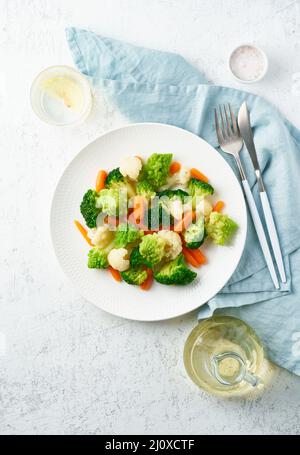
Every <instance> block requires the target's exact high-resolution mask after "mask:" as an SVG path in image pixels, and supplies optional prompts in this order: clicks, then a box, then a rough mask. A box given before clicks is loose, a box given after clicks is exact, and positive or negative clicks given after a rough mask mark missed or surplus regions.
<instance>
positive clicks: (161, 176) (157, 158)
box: [142, 153, 173, 189]
mask: <svg viewBox="0 0 300 455" xmlns="http://www.w3.org/2000/svg"><path fill="white" fill-rule="evenodd" d="M172 156H173V155H172V153H164V154H163V153H153V155H151V156H150V157H149V158H148V160H147V163H146V164H145V166H144V168H143V173H142V174H143V179H145V180H147V181H148V182H149V183H150V184H151V185H152V186H153V187H154V188H155V189H158V188H160V187H161V186H163V185H164V184H165V183H166V181H167V176H168V174H169V168H170V164H171V161H172Z"/></svg>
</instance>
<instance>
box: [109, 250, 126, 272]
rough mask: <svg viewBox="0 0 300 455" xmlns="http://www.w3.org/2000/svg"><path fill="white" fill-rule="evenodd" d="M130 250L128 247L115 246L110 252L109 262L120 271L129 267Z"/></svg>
mask: <svg viewBox="0 0 300 455" xmlns="http://www.w3.org/2000/svg"><path fill="white" fill-rule="evenodd" d="M127 257H128V251H127V250H126V248H114V249H112V250H111V251H110V253H109V254H108V257H107V259H108V263H109V265H111V266H112V267H113V268H114V269H116V270H118V271H119V272H124V271H125V270H128V269H129V265H130V264H129V259H127Z"/></svg>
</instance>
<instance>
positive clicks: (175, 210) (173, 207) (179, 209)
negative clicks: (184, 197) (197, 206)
mask: <svg viewBox="0 0 300 455" xmlns="http://www.w3.org/2000/svg"><path fill="white" fill-rule="evenodd" d="M169 210H170V213H171V215H172V216H173V217H174V218H175V220H181V218H182V213H183V204H182V201H181V200H180V199H173V200H170V203H169Z"/></svg>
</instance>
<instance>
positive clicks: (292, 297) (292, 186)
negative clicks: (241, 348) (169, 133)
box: [66, 27, 300, 375]
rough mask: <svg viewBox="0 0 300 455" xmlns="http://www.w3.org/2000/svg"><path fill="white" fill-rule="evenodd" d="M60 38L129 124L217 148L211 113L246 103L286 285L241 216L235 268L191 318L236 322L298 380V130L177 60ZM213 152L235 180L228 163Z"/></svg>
mask: <svg viewBox="0 0 300 455" xmlns="http://www.w3.org/2000/svg"><path fill="white" fill-rule="evenodd" d="M66 34H67V40H68V44H69V47H70V49H71V52H72V55H73V59H74V62H75V64H76V66H77V68H78V69H79V70H80V71H81V72H82V73H83V74H85V75H86V76H88V77H89V78H90V80H91V81H92V83H93V84H94V85H95V86H97V87H100V88H101V89H102V90H103V92H104V93H106V94H107V96H108V97H109V99H110V100H111V101H112V102H113V103H115V104H116V105H117V106H118V108H119V109H120V111H121V112H122V113H123V114H124V115H125V116H126V117H128V118H129V119H130V120H132V121H135V122H162V123H169V124H172V125H176V126H179V127H182V128H185V129H187V130H189V131H192V132H193V133H195V134H197V135H199V136H201V137H202V138H204V139H205V140H206V141H208V142H209V143H210V144H211V145H213V146H214V147H216V148H217V147H218V144H217V139H216V135H215V131H214V124H213V108H214V107H215V106H217V105H218V104H222V103H227V102H230V103H231V104H232V106H233V107H234V108H235V110H236V111H237V110H238V108H239V107H240V105H241V104H242V102H243V101H244V100H247V103H248V106H249V108H250V111H251V122H252V126H253V130H254V140H255V144H256V148H257V153H258V159H259V162H260V164H261V167H262V171H263V176H264V180H265V183H266V188H267V191H268V194H269V198H270V202H271V206H272V208H273V212H274V217H275V219H276V224H277V227H278V232H279V234H280V242H281V246H282V250H283V253H284V261H285V267H286V272H287V277H288V281H287V283H286V284H284V285H283V284H282V285H281V288H280V290H278V291H276V290H275V289H274V286H273V284H272V281H271V278H270V275H269V272H268V269H267V267H266V264H265V261H264V258H263V255H262V252H261V249H260V246H259V244H258V240H257V237H256V233H255V230H254V227H253V225H252V221H251V219H250V217H249V229H248V234H247V241H246V247H245V251H244V253H243V256H242V259H241V261H240V263H239V266H238V268H237V270H236V271H235V273H234V274H233V276H232V278H231V279H230V281H229V282H228V283H227V285H226V286H225V287H224V288H223V289H222V291H221V292H220V293H219V294H218V295H217V296H215V297H214V298H213V299H212V300H210V301H209V302H208V303H207V305H204V306H203V307H201V308H200V310H199V319H202V318H206V317H209V316H211V315H212V314H213V313H214V312H215V311H217V312H222V313H225V314H231V315H233V316H237V317H240V318H241V319H243V320H245V321H246V322H248V323H249V324H250V325H251V326H252V327H253V328H254V329H255V331H256V332H257V334H258V335H259V336H260V338H261V339H262V341H263V342H264V344H265V346H266V349H267V353H268V356H269V358H270V359H271V360H272V361H274V362H275V363H277V364H278V365H280V366H282V367H284V368H287V369H289V370H291V371H293V372H294V373H296V374H298V375H300V248H299V247H300V179H299V176H300V131H299V130H297V129H296V128H295V127H294V126H293V125H291V124H290V123H289V122H288V121H287V120H286V119H285V118H284V117H283V116H282V115H281V114H280V113H279V112H278V111H277V110H276V108H275V107H274V106H272V105H271V104H269V103H268V102H267V101H265V100H264V99H262V98H260V97H258V96H255V95H253V94H250V93H247V92H243V91H239V90H235V89H232V88H226V87H219V86H213V85H209V84H208V83H207V81H206V80H205V77H204V76H203V75H202V74H201V73H199V72H198V70H196V69H195V68H193V67H192V66H191V65H190V64H189V63H188V62H186V61H185V60H184V59H183V58H182V57H180V56H179V55H176V54H172V53H167V52H160V51H156V50H151V49H145V48H142V47H136V46H132V45H130V44H126V43H123V42H120V41H117V40H114V39H110V38H105V37H102V36H98V35H96V34H94V33H92V32H89V31H86V30H82V29H77V28H73V27H72V28H68V29H67V30H66ZM219 151H220V153H221V154H222V156H223V157H224V158H225V159H226V160H227V161H228V162H229V163H230V164H231V166H232V167H233V169H234V170H235V172H236V173H237V170H236V167H235V163H234V162H233V161H232V160H231V157H230V156H228V155H225V154H223V153H222V151H221V150H220V149H219ZM242 155H243V156H242V158H243V161H244V164H245V169H246V174H247V177H248V179H249V181H250V184H251V186H252V188H253V194H254V196H255V198H256V200H257V203H258V206H260V203H259V197H258V190H257V185H256V179H255V174H254V171H253V167H252V164H251V162H250V159H249V157H248V156H247V153H246V152H245V151H243V153H242ZM254 303H255V305H253V304H254ZM225 308H226V310H224V309H225Z"/></svg>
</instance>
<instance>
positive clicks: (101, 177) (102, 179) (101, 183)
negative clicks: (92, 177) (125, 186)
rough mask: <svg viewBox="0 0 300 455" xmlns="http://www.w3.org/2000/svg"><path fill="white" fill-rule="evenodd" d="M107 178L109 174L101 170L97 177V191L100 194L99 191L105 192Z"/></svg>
mask: <svg viewBox="0 0 300 455" xmlns="http://www.w3.org/2000/svg"><path fill="white" fill-rule="evenodd" d="M106 177H107V173H106V172H105V171H103V170H100V171H99V172H98V175H97V179H96V191H97V193H99V191H101V190H103V188H104V186H105V180H106Z"/></svg>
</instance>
